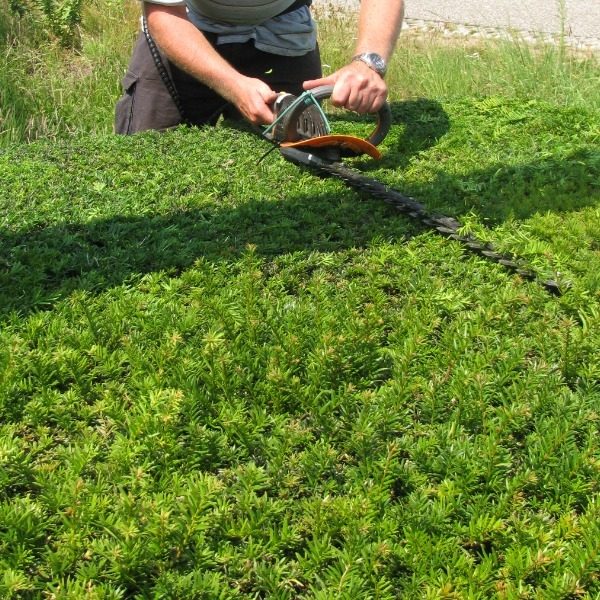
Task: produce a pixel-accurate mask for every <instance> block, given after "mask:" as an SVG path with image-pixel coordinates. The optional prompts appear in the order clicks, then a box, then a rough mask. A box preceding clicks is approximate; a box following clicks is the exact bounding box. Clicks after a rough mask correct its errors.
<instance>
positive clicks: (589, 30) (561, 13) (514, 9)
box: [405, 0, 600, 38]
mask: <svg viewBox="0 0 600 600" xmlns="http://www.w3.org/2000/svg"><path fill="white" fill-rule="evenodd" d="M405 10H406V18H407V19H418V20H423V21H435V22H450V23H458V24H464V25H475V26H479V27H497V28H503V29H514V30H518V31H527V32H537V33H550V34H560V33H561V32H563V31H564V33H565V34H566V35H568V36H570V37H574V38H600V0H562V1H561V0H526V1H523V2H518V1H516V0H493V1H489V0H488V1H487V2H485V1H480V2H477V1H475V0H406V9H405Z"/></svg>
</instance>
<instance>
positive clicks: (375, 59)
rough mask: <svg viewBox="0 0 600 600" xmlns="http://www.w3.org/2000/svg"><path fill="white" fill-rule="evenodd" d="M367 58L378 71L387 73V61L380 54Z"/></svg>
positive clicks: (370, 55)
mask: <svg viewBox="0 0 600 600" xmlns="http://www.w3.org/2000/svg"><path fill="white" fill-rule="evenodd" d="M367 56H368V57H369V60H370V61H371V62H372V63H373V66H374V67H375V69H376V70H377V71H379V72H380V73H385V61H384V60H383V58H381V56H379V54H368V55H367Z"/></svg>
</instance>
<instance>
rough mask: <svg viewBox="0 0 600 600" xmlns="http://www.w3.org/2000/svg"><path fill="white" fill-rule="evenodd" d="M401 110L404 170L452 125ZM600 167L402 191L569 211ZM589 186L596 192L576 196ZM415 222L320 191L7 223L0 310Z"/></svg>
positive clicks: (571, 162) (322, 246)
mask: <svg viewBox="0 0 600 600" xmlns="http://www.w3.org/2000/svg"><path fill="white" fill-rule="evenodd" d="M393 108H394V116H395V119H396V122H397V123H400V124H404V126H403V127H400V128H398V131H399V132H400V133H399V134H396V135H397V139H396V140H393V144H396V145H397V146H398V147H399V149H400V150H399V151H398V152H390V155H392V154H393V155H394V157H395V159H394V158H392V157H388V158H386V159H384V167H387V168H389V169H390V170H392V169H393V170H396V169H403V168H404V167H405V166H406V165H407V164H408V162H409V161H410V158H411V157H412V156H414V155H415V154H416V153H418V152H420V151H422V150H424V149H426V148H428V147H429V146H431V145H432V144H434V143H435V142H436V141H437V140H438V139H439V138H440V137H441V136H443V135H444V133H445V132H446V131H447V129H448V127H449V123H448V118H447V116H446V115H445V113H444V111H443V110H442V109H441V107H440V106H439V105H437V103H434V102H430V101H421V102H412V103H402V104H400V105H395V106H394V107H393ZM392 160H394V162H390V161H392ZM386 161H388V162H387V163H386ZM379 166H381V165H379ZM599 172H600V154H598V153H597V152H596V153H594V152H593V151H591V150H590V151H587V150H581V151H578V152H575V153H573V154H572V155H571V156H569V157H567V158H564V159H562V160H555V159H553V158H547V159H544V160H542V161H538V162H535V163H531V164H524V165H519V166H514V167H505V166H502V165H498V166H497V167H493V168H489V169H485V170H482V171H479V172H474V173H470V174H469V175H468V177H465V178H456V177H451V176H449V175H448V174H446V173H445V172H444V171H443V169H442V168H440V169H439V171H438V172H437V175H436V176H435V177H433V178H432V179H431V181H430V182H428V183H427V184H423V185H422V186H421V187H418V188H411V189H405V190H403V191H405V192H407V193H409V194H411V195H413V196H415V197H416V198H417V199H419V200H421V201H422V202H424V203H425V204H426V205H428V206H432V207H435V208H436V209H437V211H433V212H439V211H440V207H442V208H443V212H446V213H447V214H449V215H452V216H460V215H461V214H463V213H465V212H467V211H474V212H476V213H478V214H479V215H480V216H481V217H482V218H483V219H489V220H494V221H501V220H503V219H505V218H507V217H508V216H517V217H520V218H525V217H527V216H529V215H531V214H532V213H534V212H545V211H557V210H558V207H559V206H563V205H564V204H565V202H566V201H567V200H568V201H569V206H568V207H567V208H568V209H569V210H575V209H578V208H582V207H584V206H588V205H593V204H595V203H596V202H598V200H599V199H600V189H599V188H598V186H597V180H598V174H599ZM540 174H541V177H540ZM540 182H541V183H543V185H541V183H540ZM582 185H583V187H584V188H585V189H588V190H589V193H588V194H587V195H578V196H577V197H574V196H575V192H576V191H577V190H581V189H582ZM476 202H479V204H476ZM419 231H422V228H421V227H420V226H419V224H418V223H414V222H411V221H410V220H409V219H408V218H407V217H405V216H402V215H398V213H396V212H395V211H394V209H393V208H390V207H388V206H386V205H385V204H384V203H383V202H381V201H378V200H375V199H371V198H367V197H363V198H362V199H360V197H359V196H358V195H356V194H354V193H353V192H351V191H348V196H346V197H344V198H340V196H339V194H336V195H333V194H329V195H328V194H322V195H320V196H319V197H318V198H316V199H315V198H314V197H306V195H305V196H302V197H288V198H286V199H285V200H284V201H282V202H278V203H273V202H266V201H257V200H250V201H248V202H245V203H244V204H242V205H241V206H238V207H237V208H235V209H233V210H232V209H224V208H221V207H220V206H218V205H214V206H211V207H208V208H207V209H203V210H201V211H200V210H198V209H186V208H183V209H180V210H179V212H170V213H168V214H159V215H155V216H151V217H148V216H144V217H139V218H136V217H113V218H109V219H99V220H97V221H92V222H87V223H84V224H65V225H55V226H50V227H46V228H43V229H41V230H31V231H25V232H19V233H8V234H7V233H2V232H0V313H6V312H9V311H13V310H16V311H18V312H19V313H21V314H24V313H27V312H29V311H31V310H38V309H46V308H51V307H52V306H53V305H54V303H55V302H56V301H58V300H60V299H61V298H63V297H65V296H66V295H68V294H69V293H70V292H72V291H73V290H76V289H80V290H89V291H101V290H104V289H108V288H110V287H112V286H115V285H119V284H121V283H123V282H126V281H128V280H131V279H132V278H133V279H135V278H136V277H139V276H140V275H142V274H144V273H149V272H153V271H168V272H170V273H173V274H174V275H176V274H177V273H180V272H181V271H183V270H185V269H187V268H189V267H190V266H191V265H193V263H194V261H195V260H197V259H198V258H199V257H203V258H204V259H207V260H209V261H233V260H236V259H237V258H239V256H240V255H241V254H242V253H243V252H244V250H245V248H246V246H247V245H248V244H253V245H255V246H256V248H257V253H258V254H259V255H261V256H264V257H276V256H279V255H283V254H288V253H292V252H297V251H339V250H343V249H348V248H361V247H365V246H367V245H368V244H369V243H371V241H372V240H373V238H378V237H379V238H384V239H394V240H402V239H406V237H409V236H411V235H413V234H415V232H419ZM449 243H450V242H449Z"/></svg>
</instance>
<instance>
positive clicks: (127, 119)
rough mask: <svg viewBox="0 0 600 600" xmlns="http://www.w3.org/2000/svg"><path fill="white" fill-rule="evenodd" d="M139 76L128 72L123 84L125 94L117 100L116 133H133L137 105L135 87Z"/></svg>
mask: <svg viewBox="0 0 600 600" xmlns="http://www.w3.org/2000/svg"><path fill="white" fill-rule="evenodd" d="M138 81H139V77H138V76H137V75H135V74H133V73H126V74H125V77H124V78H123V81H122V82H121V85H122V87H123V95H122V96H121V98H119V100H118V101H117V104H116V107H115V133H119V134H122V135H128V134H129V133H131V123H132V121H133V110H134V105H135V89H136V87H137V84H138Z"/></svg>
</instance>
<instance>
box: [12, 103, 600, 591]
mask: <svg viewBox="0 0 600 600" xmlns="http://www.w3.org/2000/svg"><path fill="white" fill-rule="evenodd" d="M393 112H394V128H393V131H392V133H391V134H390V136H389V137H388V138H387V139H386V140H385V144H384V148H383V151H384V154H385V158H384V160H383V161H382V162H381V163H377V164H375V163H372V162H368V161H357V166H358V167H361V168H363V169H365V170H366V171H368V172H369V173H370V174H371V175H373V176H376V177H377V178H379V179H381V180H382V181H386V182H388V183H389V184H391V185H393V186H396V187H399V188H401V189H403V190H405V191H407V192H409V193H412V194H413V195H415V196H416V197H418V198H419V199H420V200H422V201H423V202H425V203H426V204H427V205H428V206H430V207H431V209H432V210H439V211H443V212H445V213H447V214H451V215H454V216H458V217H461V218H462V219H463V220H464V222H465V223H466V227H467V228H470V229H471V230H473V231H475V232H477V233H478V234H479V235H481V236H485V237H487V238H488V239H490V240H491V241H493V242H494V243H495V244H496V245H497V246H499V247H501V248H502V249H504V250H506V251H514V252H517V253H519V254H521V255H523V256H525V257H527V259H528V260H529V261H530V262H531V263H532V264H534V265H535V267H536V268H537V269H539V270H540V271H541V272H543V273H545V274H547V275H552V276H558V277H559V278H561V279H562V280H569V281H570V283H571V287H570V288H569V289H568V290H567V291H566V293H565V295H564V296H563V297H561V298H553V297H551V296H549V295H548V294H547V293H546V292H545V291H544V290H543V289H542V288H541V287H540V286H538V285H536V284H535V283H527V282H523V281H521V280H519V278H518V277H515V276H513V275H510V274H509V273H507V272H505V271H504V270H503V269H502V268H501V267H499V266H497V265H494V264H490V263H488V262H486V261H485V260H483V259H481V258H477V257H473V256H470V255H468V254H466V253H465V251H464V250H463V249H462V248H461V246H459V245H458V244H456V243H454V242H450V241H448V240H444V239H443V238H440V237H438V236H436V235H435V234H433V233H431V232H429V231H425V230H423V229H422V228H421V227H419V226H418V225H417V224H415V223H413V222H411V221H409V220H407V219H406V218H405V217H403V216H401V215H398V214H396V213H395V212H394V211H393V209H392V208H389V207H387V206H385V205H383V204H382V203H380V202H378V201H376V200H373V199H369V198H366V197H361V196H360V195H358V194H357V193H355V192H352V191H350V190H348V189H347V188H346V187H345V186H344V185H343V184H342V183H341V182H339V181H336V180H332V179H320V178H317V177H315V176H314V175H312V174H310V173H308V172H303V171H301V170H300V169H299V168H297V167H296V166H294V165H292V164H290V163H287V162H285V161H284V160H283V159H282V158H281V157H279V156H278V155H277V154H275V153H273V154H271V155H269V156H268V157H267V158H265V159H264V160H263V161H262V162H260V163H259V162H258V161H259V158H260V157H261V156H262V155H263V154H264V153H265V152H266V151H267V150H268V145H267V144H266V142H264V141H261V140H259V139H258V138H257V137H255V136H254V135H252V134H250V133H246V132H244V131H240V130H239V129H236V128H231V127H229V126H227V125H226V124H224V125H223V126H220V127H218V128H217V129H214V130H212V129H200V130H198V129H178V130H175V131H172V132H169V133H166V134H155V133H148V134H144V135H138V136H135V137H130V138H118V137H115V136H111V135H108V136H96V137H89V136H81V137H79V138H74V139H71V140H69V141H63V142H37V143H34V144H31V145H28V146H24V145H15V146H11V147H8V148H7V149H5V150H4V151H3V152H2V153H1V154H0V182H1V183H0V232H1V237H0V323H1V325H0V423H1V425H0V573H2V575H1V577H0V596H2V597H5V598H50V597H51V598H61V599H62V598H84V597H85V598H103V599H106V598H181V599H190V598H207V599H209V598H210V599H213V598H223V599H230V598H277V599H293V598H311V599H324V598H328V599H329V598H336V599H337V598H348V599H355V598H379V599H392V598H492V597H497V598H564V599H567V598H596V597H598V595H600V583H599V580H598V576H597V574H598V571H599V569H600V545H599V540H600V489H599V475H600V449H599V446H598V434H599V428H600V425H599V424H600V416H599V415H600V366H599V363H598V348H599V347H600V296H599V290H600V255H599V254H598V248H599V240H600V225H599V223H600V218H599V217H600V210H599V209H598V201H599V200H600V188H599V187H598V181H599V180H600V179H599V177H600V155H599V154H598V142H599V135H600V131H599V130H598V122H599V120H598V114H597V113H596V112H593V111H588V112H585V111H582V110H571V109H569V108H558V107H556V106H553V105H550V104H546V103H543V102H538V101H531V102H527V103H520V102H516V101H513V100H508V99H503V98H501V97H493V98H488V99H482V100H462V101H455V102H444V103H437V102H433V101H426V100H420V101H405V102H396V103H394V105H393ZM340 119H342V117H341V116H340V117H339V119H338V121H337V123H338V124H339V125H340V126H342V125H343V126H344V127H346V128H348V129H350V130H354V131H356V132H359V131H360V130H361V127H362V126H363V124H362V123H360V122H354V121H352V120H349V121H348V120H346V121H345V122H342V121H341V120H340ZM334 125H335V123H334ZM557 272H560V275H556V273H557Z"/></svg>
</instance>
